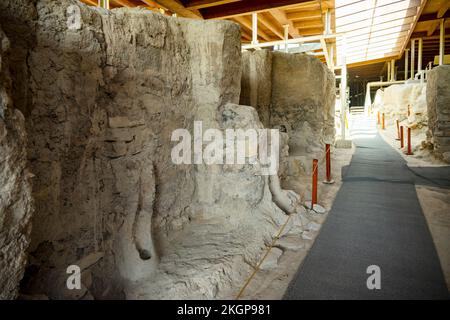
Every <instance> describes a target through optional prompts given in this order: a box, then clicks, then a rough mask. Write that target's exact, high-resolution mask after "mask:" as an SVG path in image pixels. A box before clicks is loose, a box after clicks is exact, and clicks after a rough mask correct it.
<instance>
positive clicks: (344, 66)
mask: <svg viewBox="0 0 450 320" xmlns="http://www.w3.org/2000/svg"><path fill="white" fill-rule="evenodd" d="M342 42H343V46H342V49H343V50H342V62H341V87H340V92H339V95H340V97H341V139H342V140H345V117H346V112H347V59H346V54H347V39H346V38H345V37H344V38H343V41H342Z"/></svg>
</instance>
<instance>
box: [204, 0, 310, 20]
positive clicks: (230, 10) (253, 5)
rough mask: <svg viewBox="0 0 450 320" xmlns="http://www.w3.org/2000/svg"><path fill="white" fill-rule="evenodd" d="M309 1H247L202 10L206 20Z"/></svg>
mask: <svg viewBox="0 0 450 320" xmlns="http://www.w3.org/2000/svg"><path fill="white" fill-rule="evenodd" d="M306 1H307V0H245V1H238V2H232V3H227V4H223V5H220V6H215V7H209V8H204V9H202V11H201V12H202V14H203V17H204V18H205V19H218V18H227V17H233V16H239V15H243V14H247V13H250V12H259V11H267V10H269V9H274V8H283V7H289V6H292V5H296V4H298V3H302V2H306Z"/></svg>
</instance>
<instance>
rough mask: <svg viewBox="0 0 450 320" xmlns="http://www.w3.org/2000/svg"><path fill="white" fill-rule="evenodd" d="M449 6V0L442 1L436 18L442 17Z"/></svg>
mask: <svg viewBox="0 0 450 320" xmlns="http://www.w3.org/2000/svg"><path fill="white" fill-rule="evenodd" d="M449 8H450V1H449V0H445V1H444V3H443V4H442V5H441V7H440V8H439V11H438V13H437V17H438V18H442V17H443V16H444V14H445V13H446V12H447V10H448V9H449Z"/></svg>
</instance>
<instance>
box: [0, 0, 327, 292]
mask: <svg viewBox="0 0 450 320" xmlns="http://www.w3.org/2000/svg"><path fill="white" fill-rule="evenodd" d="M0 26H1V29H3V31H4V32H0V36H1V38H0V40H1V41H0V43H1V51H0V54H1V69H0V89H1V92H0V93H1V95H0V96H1V100H0V102H1V103H0V110H1V114H0V115H1V119H0V120H1V121H0V124H1V127H0V151H1V154H2V156H3V155H5V156H4V159H5V160H2V162H1V163H0V168H1V170H0V179H1V180H0V182H1V184H0V186H1V188H2V190H1V191H2V198H1V200H2V201H1V203H0V218H1V220H0V232H1V233H0V234H1V237H0V253H1V256H2V259H1V260H0V269H2V270H5V271H4V272H2V273H1V274H0V284H1V285H0V288H2V291H1V292H0V298H2V299H3V298H16V297H17V296H18V294H19V291H20V293H21V294H22V296H24V297H26V296H31V297H38V296H42V295H43V296H45V297H49V298H51V299H63V298H64V299H92V298H94V299H106V298H141V299H143V298H171V299H173V298H178V299H183V298H202V299H204V298H230V297H232V296H233V295H234V294H235V293H236V288H238V287H239V285H240V284H241V283H242V282H243V281H244V279H245V278H246V277H247V276H248V275H249V274H250V272H251V271H252V270H253V268H254V266H255V265H256V264H257V262H258V260H259V258H260V257H261V254H262V253H263V251H264V249H265V247H266V245H267V244H268V243H270V241H271V239H272V236H273V235H274V234H275V232H276V230H278V228H279V227H280V226H281V225H282V224H283V223H284V219H285V217H286V212H284V211H287V213H291V214H294V215H295V217H294V218H293V219H292V221H293V222H292V224H291V225H290V226H289V228H288V230H287V231H286V232H288V231H292V230H297V232H298V233H301V232H302V231H303V225H304V224H305V220H307V218H306V217H305V216H304V213H305V209H304V208H303V207H302V206H301V205H299V203H298V201H299V196H298V194H299V193H301V192H302V186H293V187H292V189H293V191H291V190H282V189H281V187H286V186H287V185H288V183H287V182H286V181H288V179H287V178H288V177H291V178H292V179H293V180H295V179H296V177H298V176H300V175H307V174H309V171H310V168H308V164H309V162H310V161H309V160H308V159H310V158H312V157H315V156H317V155H318V154H320V153H321V152H322V150H323V143H325V142H330V141H333V139H334V130H333V127H334V76H333V74H332V73H331V72H330V71H328V69H327V68H326V66H324V65H323V64H322V63H321V62H320V61H319V60H317V59H316V58H313V57H309V56H306V55H289V54H283V53H262V52H263V51H260V52H254V53H246V54H245V55H244V57H243V58H242V57H241V49H240V30H239V27H238V25H236V24H234V23H231V22H226V21H196V20H189V19H181V18H172V17H166V16H163V15H160V14H154V13H151V12H149V11H145V10H139V9H135V10H129V9H117V10H112V11H106V10H103V9H99V8H93V7H88V6H86V5H83V4H81V3H80V2H78V1H76V0H56V1H55V0H37V1H36V0H21V1H12V0H5V1H2V2H1V3H0ZM255 59H256V60H255ZM240 61H242V64H241V63H236V62H240ZM255 61H256V62H255ZM255 63H256V65H259V67H257V68H255ZM300 66H301V68H300ZM288 70H295V74H294V75H290V76H287V74H288V72H287V71H288ZM260 72H263V73H264V75H263V76H260V75H259V73H260ZM313 75H314V76H313ZM312 78H314V81H311V79H312ZM241 79H242V90H241ZM249 79H250V80H249ZM260 79H264V83H263V81H260ZM292 79H297V80H295V81H292ZM315 89H317V90H315ZM247 90H248V91H247ZM241 91H242V92H241ZM249 96H251V97H252V98H251V99H248V98H246V97H249ZM239 101H241V104H248V105H251V106H252V107H249V106H245V105H238V104H237V103H239ZM255 110H256V111H255ZM260 119H261V120H260ZM194 121H202V124H203V126H204V127H205V128H212V129H218V130H220V131H222V132H224V131H225V130H227V129H244V130H247V129H262V128H265V127H266V128H279V127H283V128H285V129H286V131H287V133H283V134H282V135H281V136H282V139H281V140H282V145H281V152H282V153H281V156H280V162H281V163H280V170H279V174H278V175H275V176H271V177H268V176H264V175H258V165H257V164H256V165H250V164H246V165H212V166H208V165H205V164H200V165H186V164H182V165H177V164H174V163H173V161H171V149H172V147H173V145H174V143H173V141H171V135H172V133H173V132H174V130H176V129H179V128H183V129H187V130H189V131H190V132H191V133H192V130H193V125H194ZM299 141H300V142H299ZM289 149H290V150H291V151H292V152H291V153H289V151H288V150H289ZM279 179H281V184H280V181H278V180H279ZM297 180H298V179H297ZM270 181H271V182H270ZM280 185H281V187H280ZM302 200H304V199H302ZM280 208H283V209H284V211H283V210H282V209H280ZM306 222H307V221H306ZM70 265H77V266H79V267H80V270H81V279H82V288H81V290H69V289H68V288H67V286H66V279H67V273H66V270H67V268H68V267H69V266H70ZM19 283H20V288H19Z"/></svg>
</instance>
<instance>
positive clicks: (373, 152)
mask: <svg viewBox="0 0 450 320" xmlns="http://www.w3.org/2000/svg"><path fill="white" fill-rule="evenodd" d="M351 135H352V137H353V142H354V143H355V145H356V151H355V154H354V155H353V157H352V160H351V163H350V165H349V166H348V167H347V168H345V169H344V170H343V172H342V174H343V184H342V186H341V188H340V190H339V192H338V194H337V196H336V199H335V202H334V204H333V207H332V209H331V211H330V213H329V216H328V218H327V220H326V222H325V223H324V225H323V226H322V229H321V231H320V234H319V235H318V237H317V239H316V240H315V242H314V244H313V246H312V248H311V250H310V252H309V253H308V255H307V257H306V258H305V259H304V261H303V263H302V265H301V266H300V268H299V270H298V272H297V274H296V276H295V277H294V279H293V281H292V282H291V284H290V286H289V288H288V290H287V291H286V294H285V299H449V297H450V295H449V292H448V290H447V287H446V285H445V280H444V276H443V273H442V269H441V266H440V263H439V259H438V256H437V253H436V249H435V247H434V244H433V240H432V238H431V234H430V232H429V229H428V226H427V222H426V220H425V217H424V215H423V212H422V209H421V206H420V204H419V200H418V198H417V194H416V190H415V187H414V184H415V183H418V182H423V183H434V182H433V181H436V179H438V181H437V182H438V183H442V184H444V185H445V184H449V185H450V181H449V179H450V177H449V178H447V179H446V178H443V177H442V175H440V174H439V173H438V171H436V170H447V172H448V168H444V169H439V168H436V169H435V170H433V169H432V168H427V169H428V170H422V171H421V172H419V173H418V172H415V171H413V170H411V169H409V168H408V167H407V165H406V162H405V161H404V159H403V158H402V157H401V156H400V155H399V154H398V153H397V151H395V150H394V149H393V148H392V147H391V146H389V145H388V144H387V143H386V142H385V141H384V140H383V139H382V138H381V137H380V136H379V134H378V133H377V131H376V128H375V125H374V123H373V122H372V121H371V120H368V119H365V118H363V117H361V119H360V120H359V121H358V122H357V123H355V124H354V125H353V130H352V132H351ZM424 175H425V176H424ZM426 175H429V176H430V175H431V178H430V179H428V178H427V176H426ZM433 179H434V180H433ZM439 179H440V180H439ZM372 265H375V266H378V267H379V268H380V284H381V288H380V289H372V290H370V289H368V287H367V279H368V277H369V276H370V275H371V274H368V273H367V268H368V267H369V266H372Z"/></svg>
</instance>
